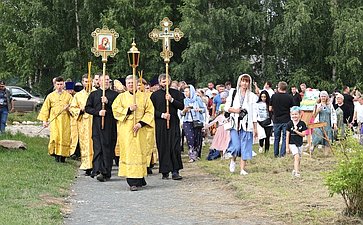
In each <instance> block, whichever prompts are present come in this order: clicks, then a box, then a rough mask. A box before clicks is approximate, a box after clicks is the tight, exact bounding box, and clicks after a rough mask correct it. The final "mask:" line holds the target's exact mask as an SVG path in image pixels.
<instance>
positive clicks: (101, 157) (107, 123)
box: [85, 75, 118, 182]
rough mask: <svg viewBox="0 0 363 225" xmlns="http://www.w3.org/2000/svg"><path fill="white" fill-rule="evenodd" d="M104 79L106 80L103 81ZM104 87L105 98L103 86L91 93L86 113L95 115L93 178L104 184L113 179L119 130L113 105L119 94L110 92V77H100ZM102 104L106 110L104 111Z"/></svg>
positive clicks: (93, 126)
mask: <svg viewBox="0 0 363 225" xmlns="http://www.w3.org/2000/svg"><path fill="white" fill-rule="evenodd" d="M103 79H105V80H104V81H103ZM103 82H104V83H105V85H104V89H105V96H102V93H103V90H102V89H103V87H102V86H103V85H101V87H100V88H99V89H97V90H96V91H93V92H91V93H90V95H89V97H88V99H87V103H86V107H85V111H86V113H88V114H91V115H93V120H92V140H93V171H92V174H91V177H94V176H97V180H98V181H101V182H104V181H105V180H109V179H110V178H111V169H112V163H113V157H114V150H115V145H116V138H117V130H116V120H115V118H114V116H113V113H112V103H113V101H114V100H115V98H116V97H117V95H118V93H117V92H115V91H113V90H110V89H109V87H110V77H109V76H108V75H101V76H100V82H99V83H100V84H103ZM102 103H104V104H105V108H104V109H102ZM102 117H104V127H103V129H102V126H101V123H102Z"/></svg>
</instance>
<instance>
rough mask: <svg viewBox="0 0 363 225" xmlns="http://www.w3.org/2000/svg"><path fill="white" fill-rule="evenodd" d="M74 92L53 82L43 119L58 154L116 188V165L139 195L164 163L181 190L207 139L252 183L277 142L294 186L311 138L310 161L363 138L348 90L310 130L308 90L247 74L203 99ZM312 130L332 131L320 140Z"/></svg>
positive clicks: (118, 86)
mask: <svg viewBox="0 0 363 225" xmlns="http://www.w3.org/2000/svg"><path fill="white" fill-rule="evenodd" d="M134 82H136V83H134ZM167 82H169V83H167ZM66 83H67V82H65V81H64V79H63V78H62V77H57V78H55V79H54V80H53V84H54V87H53V88H52V91H51V92H50V93H49V94H48V96H47V97H46V99H45V101H44V104H43V107H42V109H41V111H40V113H39V116H38V119H39V120H41V121H43V126H45V127H48V126H50V131H51V132H50V141H49V146H48V150H49V154H50V155H51V156H54V158H55V161H56V162H60V163H64V162H65V160H66V158H68V157H70V156H71V155H74V154H77V149H78V150H79V153H78V154H79V155H80V160H81V167H80V168H81V169H83V170H85V175H87V176H91V177H93V178H96V179H97V180H98V181H100V182H105V181H108V180H110V179H111V169H112V166H113V165H114V163H115V164H116V165H117V166H118V168H119V171H118V175H119V176H122V177H126V181H127V183H128V185H129V186H130V190H131V191H136V190H139V189H140V188H141V187H142V186H145V185H146V180H145V177H146V176H147V174H151V173H152V168H153V166H154V165H155V164H156V163H158V164H159V165H158V166H159V173H161V179H166V180H167V179H170V176H171V179H173V180H181V179H182V178H183V177H182V176H181V175H180V170H181V169H183V162H182V159H181V152H182V151H183V146H184V144H185V146H186V147H187V153H188V157H189V161H188V162H189V163H194V162H197V161H198V160H199V159H200V158H201V157H202V146H203V145H204V143H205V142H207V140H208V139H209V138H206V137H212V138H213V140H212V143H211V145H210V153H213V154H214V156H213V157H210V156H211V155H208V159H215V158H218V157H223V158H224V159H226V158H227V159H229V160H230V162H229V171H230V172H231V173H234V172H235V171H236V164H237V158H240V159H239V173H240V175H247V174H248V168H247V161H248V160H251V159H252V157H253V156H254V155H255V154H256V153H255V152H254V151H253V150H252V146H253V144H254V143H257V144H258V146H259V148H258V152H259V153H261V154H264V153H267V152H269V149H270V138H271V136H272V135H273V138H274V143H273V150H274V151H273V153H274V156H275V157H276V158H278V157H285V156H286V154H289V153H290V152H291V153H292V155H293V157H294V167H293V176H294V177H299V176H300V159H301V155H302V150H303V138H304V137H305V136H306V137H307V140H308V144H307V146H308V150H310V152H313V151H314V149H315V147H316V146H318V145H323V146H325V148H327V149H328V148H330V143H331V142H332V141H334V140H336V139H337V138H339V137H337V136H340V137H341V136H344V134H345V130H346V129H347V128H352V127H353V126H354V125H359V128H358V130H360V127H361V123H362V122H363V97H362V96H361V95H360V94H359V92H355V93H354V96H352V94H351V93H350V91H349V88H348V87H345V88H344V90H343V92H342V94H341V93H338V92H336V93H333V94H332V95H329V94H328V93H327V92H326V91H321V92H320V94H319V98H318V100H317V102H316V104H315V106H314V109H313V111H312V116H310V117H309V118H307V119H306V118H305V121H303V119H302V118H303V114H304V113H305V112H304V111H303V110H301V108H300V102H301V101H302V99H303V98H304V94H305V91H306V90H307V88H306V85H305V84H301V85H300V92H299V90H298V87H296V86H291V87H290V88H291V89H290V90H291V91H289V88H288V84H287V83H286V82H283V81H281V82H279V83H278V84H277V88H276V89H275V90H274V89H273V88H272V87H273V86H272V83H271V82H266V83H265V84H264V87H263V88H259V87H258V85H257V83H256V82H253V79H252V77H251V76H250V75H248V74H242V75H240V76H239V77H238V80H237V83H236V85H235V87H234V88H232V84H231V82H226V83H225V84H220V85H217V86H216V88H215V87H214V84H213V83H212V82H210V83H208V87H207V88H199V89H196V88H195V87H194V86H193V85H191V84H187V83H186V82H184V81H180V82H178V81H175V80H174V81H172V80H171V77H170V76H169V77H167V75H165V74H161V75H160V76H159V77H158V82H157V83H156V84H150V83H148V82H146V81H145V80H144V79H136V80H134V79H133V77H132V76H128V77H126V78H125V82H124V83H123V84H122V82H120V81H118V80H115V81H114V82H113V85H111V82H110V77H109V76H108V75H95V76H94V78H93V80H90V79H89V77H88V76H87V75H84V76H83V77H82V88H78V89H77V91H75V88H74V85H73V87H70V88H68V87H67V88H65V86H67V85H66ZM68 83H69V82H68ZM91 84H92V85H91ZM76 86H78V87H79V86H80V84H78V85H76ZM167 86H169V88H167ZM0 97H1V96H0ZM311 123H324V124H325V125H324V126H321V127H320V128H315V129H313V130H311V129H308V124H311ZM322 128H324V129H322ZM204 139H206V140H204ZM184 142H186V143H184Z"/></svg>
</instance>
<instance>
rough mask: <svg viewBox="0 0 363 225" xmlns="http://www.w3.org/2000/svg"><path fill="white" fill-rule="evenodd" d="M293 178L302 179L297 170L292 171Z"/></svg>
mask: <svg viewBox="0 0 363 225" xmlns="http://www.w3.org/2000/svg"><path fill="white" fill-rule="evenodd" d="M292 176H293V177H300V173H298V172H296V171H295V170H292Z"/></svg>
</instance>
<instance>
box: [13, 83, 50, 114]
mask: <svg viewBox="0 0 363 225" xmlns="http://www.w3.org/2000/svg"><path fill="white" fill-rule="evenodd" d="M6 88H7V89H8V90H9V91H10V92H11V93H12V96H13V99H14V110H15V111H16V112H29V111H38V110H40V108H41V107H42V105H43V102H44V99H43V98H39V97H36V96H34V95H32V94H30V93H29V92H27V91H26V90H24V89H23V88H21V87H17V86H6Z"/></svg>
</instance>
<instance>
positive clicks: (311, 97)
mask: <svg viewBox="0 0 363 225" xmlns="http://www.w3.org/2000/svg"><path fill="white" fill-rule="evenodd" d="M319 93H320V91H319V90H318V89H311V88H308V89H306V91H305V94H304V97H303V99H302V101H301V102H300V107H301V110H304V111H313V110H314V106H315V104H316V101H317V100H318V98H319Z"/></svg>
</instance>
